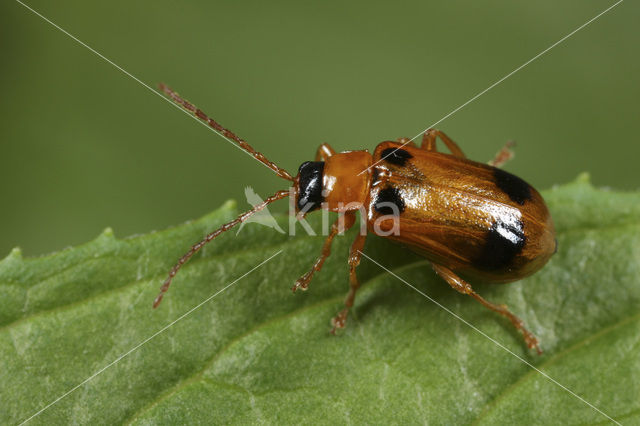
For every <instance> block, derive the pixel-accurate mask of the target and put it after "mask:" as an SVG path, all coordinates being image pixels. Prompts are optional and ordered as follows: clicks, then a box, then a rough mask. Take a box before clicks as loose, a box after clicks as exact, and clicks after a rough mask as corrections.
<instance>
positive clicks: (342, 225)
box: [291, 212, 356, 293]
mask: <svg viewBox="0 0 640 426" xmlns="http://www.w3.org/2000/svg"><path fill="white" fill-rule="evenodd" d="M355 221H356V216H355V214H354V213H353V212H346V213H344V214H340V215H339V216H338V218H337V219H336V221H335V222H333V225H331V230H330V231H329V235H328V236H327V239H326V240H325V241H324V245H323V246H322V251H321V252H320V256H319V257H318V259H316V261H315V263H314V264H313V266H312V267H311V270H309V272H307V273H306V274H304V275H303V276H301V277H300V278H298V280H297V281H296V283H295V285H294V286H293V287H292V288H291V290H293V292H294V293H295V292H296V290H298V289H300V290H306V289H307V287H309V282H310V281H311V279H312V278H313V274H314V273H315V272H316V271H320V269H322V265H324V261H325V260H327V257H329V255H330V254H331V243H332V242H333V238H334V237H335V236H336V235H337V234H338V233H339V232H341V231H346V230H347V229H349V228H351V227H352V226H353V224H354V223H355Z"/></svg>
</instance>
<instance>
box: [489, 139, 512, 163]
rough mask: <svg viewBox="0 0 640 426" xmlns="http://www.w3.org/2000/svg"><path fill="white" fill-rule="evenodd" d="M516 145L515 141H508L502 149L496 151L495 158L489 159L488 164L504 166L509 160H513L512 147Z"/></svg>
mask: <svg viewBox="0 0 640 426" xmlns="http://www.w3.org/2000/svg"><path fill="white" fill-rule="evenodd" d="M514 146H516V142H515V141H507V143H505V144H504V146H503V147H502V148H500V151H498V152H497V153H496V156H495V157H493V160H491V161H489V162H488V164H489V165H490V166H493V167H502V166H503V165H504V164H505V163H506V162H507V161H509V160H511V159H512V158H513V157H514V155H515V154H514V152H513V150H512V149H511V148H513V147H514Z"/></svg>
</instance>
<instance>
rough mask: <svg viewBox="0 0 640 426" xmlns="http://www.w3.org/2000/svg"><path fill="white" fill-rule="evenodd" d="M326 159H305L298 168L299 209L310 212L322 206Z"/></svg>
mask: <svg viewBox="0 0 640 426" xmlns="http://www.w3.org/2000/svg"><path fill="white" fill-rule="evenodd" d="M323 173H324V161H305V162H304V163H302V164H301V165H300V168H299V169H298V210H303V211H305V212H310V211H312V210H316V209H319V208H320V205H321V204H322V202H323V201H324V197H323V196H322V175H323Z"/></svg>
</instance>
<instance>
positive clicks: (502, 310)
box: [432, 264, 542, 354]
mask: <svg viewBox="0 0 640 426" xmlns="http://www.w3.org/2000/svg"><path fill="white" fill-rule="evenodd" d="M432 266H433V269H434V270H435V271H436V273H437V274H438V275H440V277H442V278H443V279H444V280H445V281H446V282H447V283H449V285H450V286H451V287H453V288H454V289H455V290H457V291H459V292H460V293H462V294H468V295H469V296H471V297H473V298H474V299H476V300H477V301H478V302H480V303H482V304H483V305H484V306H485V307H487V308H489V309H491V310H492V311H494V312H497V313H499V314H500V315H502V316H504V317H506V318H508V319H509V321H511V323H512V324H513V326H514V327H515V328H516V330H519V331H520V332H522V335H523V337H524V341H525V343H526V344H527V347H528V348H529V349H535V350H536V351H537V352H538V354H541V353H542V351H541V350H540V342H539V341H538V338H537V337H536V336H535V335H534V334H533V333H531V332H530V331H529V330H527V328H526V327H525V325H524V322H523V321H522V320H521V319H520V318H518V317H517V316H516V315H514V314H513V313H512V312H511V311H509V309H508V308H507V306H506V305H496V304H494V303H491V302H489V301H488V300H486V299H485V298H483V297H482V296H480V295H479V294H478V293H476V292H475V291H474V290H473V288H471V285H470V284H469V283H467V282H466V281H464V280H463V279H462V278H460V277H459V276H457V275H456V274H455V273H454V272H453V271H452V270H450V269H448V268H445V267H444V266H440V265H436V264H432Z"/></svg>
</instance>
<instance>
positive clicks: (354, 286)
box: [331, 233, 367, 334]
mask: <svg viewBox="0 0 640 426" xmlns="http://www.w3.org/2000/svg"><path fill="white" fill-rule="evenodd" d="M366 239H367V234H363V233H358V236H357V237H356V239H355V240H354V241H353V244H352V245H351V250H350V251H349V293H347V298H346V299H345V301H344V306H345V308H344V309H343V310H341V311H340V312H339V313H338V315H336V316H335V317H334V318H333V319H332V320H331V324H332V325H333V329H332V330H331V333H332V334H335V332H336V329H338V328H344V326H345V324H346V322H347V315H348V314H349V309H351V307H353V302H354V301H355V298H356V292H357V291H358V288H360V281H359V280H358V275H357V274H356V268H357V267H358V265H359V264H360V259H362V249H363V248H364V242H365V240H366Z"/></svg>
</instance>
